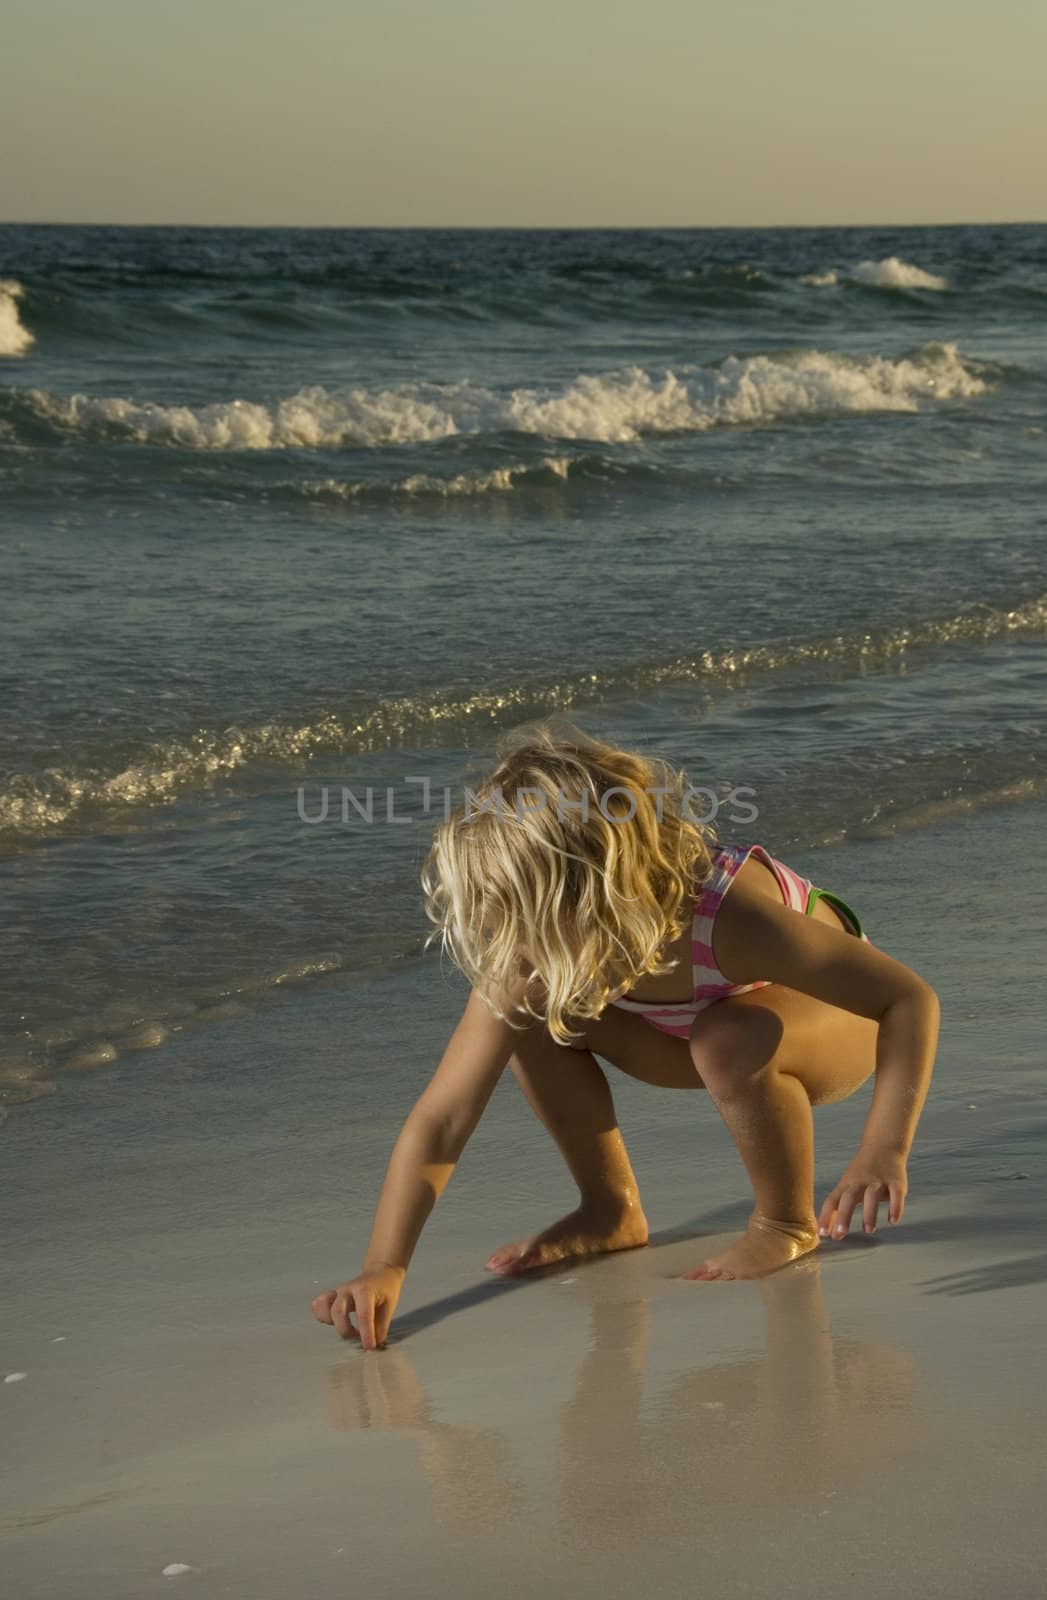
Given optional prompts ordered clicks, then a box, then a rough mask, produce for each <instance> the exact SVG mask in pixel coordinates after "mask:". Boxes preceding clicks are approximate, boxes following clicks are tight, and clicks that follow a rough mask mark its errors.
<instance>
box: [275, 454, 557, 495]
mask: <svg viewBox="0 0 1047 1600" xmlns="http://www.w3.org/2000/svg"><path fill="white" fill-rule="evenodd" d="M584 460H585V457H584V456H544V457H543V458H542V460H541V461H539V462H526V461H517V462H513V463H512V464H511V465H509V466H505V467H492V468H491V469H490V471H488V472H459V473H456V474H455V476H454V477H453V478H441V477H440V476H439V475H438V474H436V473H432V472H412V473H410V474H408V476H406V477H403V478H396V479H392V480H390V479H388V478H377V479H366V478H364V479H358V480H355V481H342V480H340V479H338V478H322V479H317V480H314V481H311V482H306V483H304V484H301V485H298V484H294V485H290V486H289V487H291V488H292V489H294V490H295V491H297V492H299V493H303V494H305V495H307V496H308V498H309V499H311V500H362V499H372V498H374V499H383V500H384V499H390V500H395V499H399V498H400V497H401V496H403V497H406V498H410V499H414V498H418V497H425V496H435V497H436V498H438V499H457V498H458V497H459V496H463V495H464V496H472V495H486V494H502V493H506V492H507V491H509V490H510V489H516V488H522V487H523V486H525V485H526V486H528V487H530V488H540V487H545V488H548V487H550V486H553V485H555V484H557V483H566V481H567V479H568V477H569V475H570V472H571V468H572V466H574V465H575V464H576V463H578V462H581V461H584Z"/></svg>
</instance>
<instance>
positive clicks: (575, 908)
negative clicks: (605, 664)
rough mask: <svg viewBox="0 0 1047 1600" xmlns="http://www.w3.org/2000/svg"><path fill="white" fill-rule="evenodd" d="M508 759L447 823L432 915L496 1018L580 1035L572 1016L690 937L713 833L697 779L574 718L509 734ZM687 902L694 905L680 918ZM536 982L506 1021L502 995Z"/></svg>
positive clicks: (438, 849) (587, 1013)
mask: <svg viewBox="0 0 1047 1600" xmlns="http://www.w3.org/2000/svg"><path fill="white" fill-rule="evenodd" d="M498 755H499V758H500V759H499V763H498V765H497V766H496V767H495V769H494V771H493V772H491V773H490V774H489V775H488V776H487V777H486V778H484V779H483V780H482V782H481V783H480V784H479V785H478V786H477V788H475V789H472V790H470V789H467V790H466V798H465V800H464V801H463V802H462V804H461V805H459V806H458V807H457V808H456V809H455V810H454V811H453V812H452V813H451V815H450V816H449V817H448V818H447V820H446V821H445V822H443V823H441V824H440V825H439V826H438V828H437V829H436V833H435V836H434V838H433V843H432V847H431V849H430V851H429V854H428V856H427V858H426V862H425V866H424V868H423V870H422V887H423V889H424V891H425V909H426V915H427V916H428V918H429V920H430V921H431V922H432V923H433V924H434V925H435V926H434V929H433V931H432V932H431V933H430V935H429V937H428V939H427V941H426V944H427V945H428V944H430V943H432V941H433V940H434V939H437V938H439V939H440V940H441V944H442V948H443V949H444V950H445V951H446V952H447V954H448V955H450V957H451V958H452V960H453V961H454V962H455V964H456V965H457V966H458V967H459V968H460V969H461V970H462V972H463V973H464V974H465V975H466V977H467V978H468V979H469V980H470V982H471V983H472V984H473V986H474V988H475V989H476V990H477V992H478V993H479V994H480V995H481V996H482V997H483V998H484V999H485V1000H486V1002H487V1004H488V1005H489V1006H490V1008H491V1010H492V1011H494V1012H495V1014H496V1015H497V1016H500V1017H503V1018H504V1019H505V1020H507V1021H509V1022H510V1023H512V1025H513V1026H520V1027H525V1026H527V1019H532V1020H535V1021H543V1022H545V1024H546V1025H547V1027H548V1029H549V1032H550V1033H551V1034H552V1036H553V1038H554V1039H556V1040H557V1041H558V1042H559V1043H561V1044H570V1043H572V1042H573V1041H575V1040H577V1039H578V1038H580V1037H581V1035H580V1034H578V1033H575V1032H572V1031H571V1029H570V1028H569V1027H568V1025H567V1018H568V1016H574V1017H578V1018H585V1017H597V1016H599V1015H600V1013H601V1012H602V1011H603V1009H604V1007H605V1006H606V1005H607V1003H608V1001H609V999H610V998H611V997H612V996H613V995H617V994H620V993H621V992H622V991H623V990H625V989H629V988H631V987H632V986H633V985H634V984H635V983H636V982H637V981H638V980H639V979H640V978H642V977H644V976H645V975H646V974H648V973H651V974H662V973H667V972H670V971H672V970H673V966H674V963H673V962H668V963H666V962H659V959H658V958H659V953H660V951H661V950H662V948H663V946H664V945H665V944H666V943H667V941H670V940H673V939H675V938H677V937H678V935H679V934H680V933H681V932H682V930H683V927H684V924H685V920H686V917H687V916H689V911H690V904H691V902H692V901H693V898H694V896H695V894H696V893H697V889H698V887H699V885H700V884H701V883H702V882H704V881H705V879H706V878H707V877H708V876H709V874H710V872H711V870H712V862H711V856H710V846H711V845H713V844H714V842H715V833H714V830H713V829H712V827H711V826H710V825H708V824H705V823H701V824H699V823H696V822H694V821H692V820H691V819H690V818H689V817H688V816H687V815H686V814H685V804H684V796H685V794H686V792H687V788H688V785H687V782H686V779H685V778H684V776H683V774H682V773H681V772H679V771H677V770H676V769H675V768H673V767H671V766H669V765H668V764H667V763H665V762H663V761H659V760H654V759H650V758H648V757H646V756H641V755H637V754H633V753H631V752H629V751H626V750H621V749H619V748H618V747H617V746H615V745H612V744H606V743H604V742H603V741H602V740H599V739H596V738H592V737H590V736H589V735H587V734H585V733H583V732H582V731H581V730H580V729H578V728H575V727H573V726H572V725H571V724H569V723H568V724H566V725H565V724H560V725H559V727H558V726H557V725H556V724H555V723H551V722H546V723H544V724H539V725H538V726H537V727H533V728H531V729H528V730H522V731H520V732H517V733H515V734H512V735H509V736H508V737H507V738H506V739H503V740H502V741H500V743H499V746H498ZM685 902H686V904H687V911H686V912H685V913H684V915H683V916H681V911H682V909H683V907H684V905H685ZM524 975H527V983H526V987H525V990H524V997H523V1000H522V1002H521V1004H520V1007H519V1010H520V1011H521V1012H522V1013H523V1014H524V1020H523V1021H516V1020H514V1018H512V1017H507V1016H506V1013H505V1012H504V1011H503V1010H502V1009H500V1007H499V1005H498V1003H497V1002H496V1000H495V999H493V998H492V993H497V992H498V991H501V992H502V993H503V994H504V992H505V991H506V989H507V988H508V986H509V985H510V984H511V983H513V982H514V981H518V980H519V978H520V977H521V976H524Z"/></svg>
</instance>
